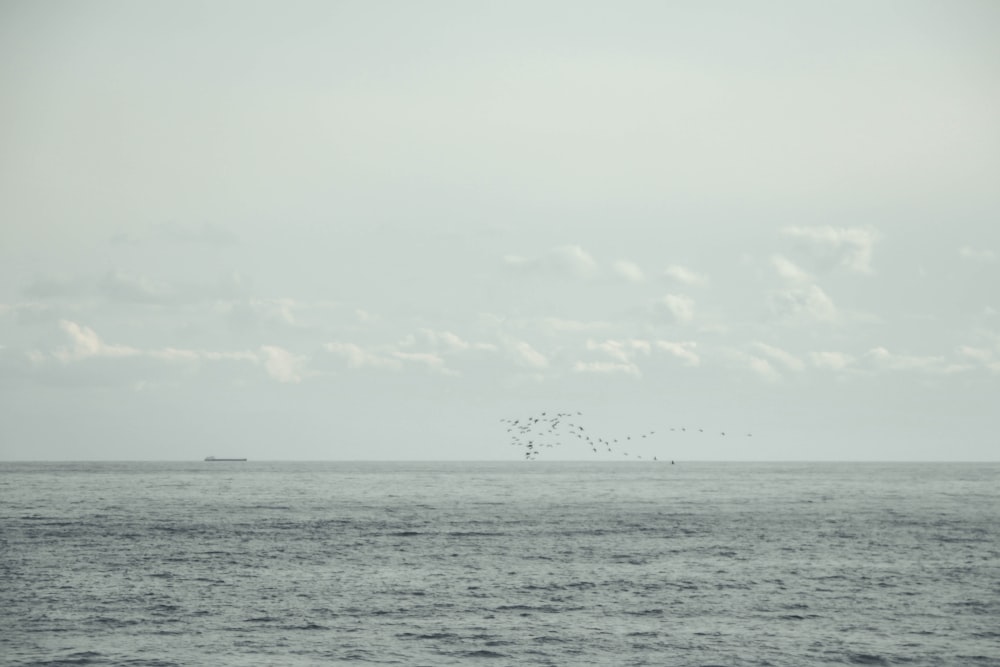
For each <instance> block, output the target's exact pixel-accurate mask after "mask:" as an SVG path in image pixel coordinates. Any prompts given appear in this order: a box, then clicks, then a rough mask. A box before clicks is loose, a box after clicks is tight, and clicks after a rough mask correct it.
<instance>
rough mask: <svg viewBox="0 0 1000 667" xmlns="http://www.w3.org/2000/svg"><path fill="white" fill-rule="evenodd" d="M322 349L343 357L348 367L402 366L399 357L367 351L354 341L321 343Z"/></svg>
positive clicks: (398, 367)
mask: <svg viewBox="0 0 1000 667" xmlns="http://www.w3.org/2000/svg"><path fill="white" fill-rule="evenodd" d="M323 349H324V350H326V351H327V352H330V353H331V354H333V355H335V356H338V357H341V358H343V359H344V360H345V361H346V362H347V366H348V367H349V368H364V367H371V368H384V369H388V370H399V369H401V368H402V367H403V364H402V362H401V361H400V360H399V359H395V358H392V357H389V356H386V355H382V354H378V353H376V352H369V351H368V350H366V349H364V348H363V347H361V346H360V345H357V344H355V343H344V342H341V341H334V342H331V343H326V344H325V345H323Z"/></svg>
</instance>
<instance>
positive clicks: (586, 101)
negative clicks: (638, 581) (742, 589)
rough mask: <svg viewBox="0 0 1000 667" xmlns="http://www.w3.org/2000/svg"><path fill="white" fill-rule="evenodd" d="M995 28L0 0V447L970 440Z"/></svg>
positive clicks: (467, 452) (34, 453)
mask: <svg viewBox="0 0 1000 667" xmlns="http://www.w3.org/2000/svg"><path fill="white" fill-rule="evenodd" d="M998 28H1000V4H998V3H996V2H992V1H990V0H986V1H983V2H973V1H964V2H963V1H948V2H943V1H942V2H919V1H915V0H905V1H902V0H901V1H898V2H884V1H883V2H880V1H871V0H866V1H864V2H837V3H828V2H801V1H799V0H795V1H790V2H755V3H751V2H687V3H683V2H682V3H667V2H659V1H656V2H585V1H573V2H538V1H535V0H533V1H532V2H503V3H493V2H490V3H486V2H464V1H463V2H431V1H428V2H369V1H365V2H295V1H292V2H247V1H242V0H241V1H240V2H187V1H176V0H171V1H169V2H132V1H124V0H123V1H121V2H106V1H95V2H79V3H74V2H36V1H34V0H32V1H24V2H10V1H2V2H0V95H2V100H3V101H2V104H0V399H2V400H0V458H4V459H194V458H202V457H204V456H206V455H209V454H213V455H217V456H225V455H239V456H248V457H251V458H254V459H507V458H510V459H514V458H517V457H518V456H519V453H520V452H519V450H517V449H516V448H512V447H511V446H509V445H508V437H507V433H506V432H505V429H504V427H503V425H502V424H501V423H499V421H498V420H499V419H500V418H503V417H509V416H514V417H516V416H521V415H526V414H529V413H532V412H536V411H541V410H574V411H576V410H579V411H581V412H583V413H584V416H583V417H581V418H580V419H581V420H583V422H582V423H586V424H588V428H590V429H592V430H593V431H596V432H600V433H603V434H606V435H608V436H612V435H617V434H624V433H629V432H639V431H645V430H649V429H656V430H658V433H659V435H658V436H657V438H655V439H650V440H649V441H648V444H645V445H644V447H645V448H646V449H645V450H643V451H644V453H646V454H648V455H658V456H660V457H661V458H663V457H667V458H675V459H703V460H705V459H707V460H729V459H737V460H752V459H761V460H773V459H784V460H787V459H840V460H845V459H846V460H864V459H914V460H951V459H954V460H969V459H972V460H997V459H998V458H1000V438H998V433H1000V296H998V295H1000V291H998V289H997V286H998V285H1000V256H998V255H1000V186H998V184H1000V123H998V121H997V119H998V118H1000V40H997V38H996V36H997V31H998ZM680 426H687V427H692V428H693V427H704V428H705V429H706V432H709V431H710V432H712V433H713V434H714V433H715V432H716V431H718V430H728V431H729V432H731V433H739V434H743V433H745V432H753V433H754V436H753V438H746V437H742V438H736V437H726V438H723V437H707V436H703V437H695V436H693V434H686V435H685V436H682V435H680V434H679V432H673V433H672V432H670V431H669V427H680ZM591 455H592V453H591V452H590V451H589V450H586V449H582V448H580V447H578V446H577V445H575V444H574V443H567V444H566V445H565V447H563V448H562V449H560V450H553V451H551V452H547V453H546V456H547V457H548V458H584V459H587V458H590V456H591Z"/></svg>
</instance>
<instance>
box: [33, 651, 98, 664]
mask: <svg viewBox="0 0 1000 667" xmlns="http://www.w3.org/2000/svg"><path fill="white" fill-rule="evenodd" d="M102 657H103V656H102V655H101V654H100V653H96V652H94V651H79V652H77V653H70V654H69V655H67V656H66V657H64V658H57V659H56V660H49V661H48V662H41V663H38V664H39V665H44V666H46V667H47V666H48V665H52V666H55V665H96V664H98V663H100V662H104V660H102Z"/></svg>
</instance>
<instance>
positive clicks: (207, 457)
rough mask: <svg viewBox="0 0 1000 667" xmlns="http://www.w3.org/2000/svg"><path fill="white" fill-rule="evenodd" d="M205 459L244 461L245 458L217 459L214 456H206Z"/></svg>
mask: <svg viewBox="0 0 1000 667" xmlns="http://www.w3.org/2000/svg"><path fill="white" fill-rule="evenodd" d="M205 460H206V461H246V459H218V458H216V457H214V456H206V457H205Z"/></svg>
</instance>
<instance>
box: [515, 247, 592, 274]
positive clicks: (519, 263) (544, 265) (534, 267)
mask: <svg viewBox="0 0 1000 667" xmlns="http://www.w3.org/2000/svg"><path fill="white" fill-rule="evenodd" d="M503 261H504V263H506V264H507V265H508V266H509V267H511V268H514V269H519V270H529V271H549V272H552V273H557V274H562V275H569V276H573V277H576V278H586V277H589V276H592V275H594V274H595V273H596V272H597V269H598V265H597V262H596V261H595V260H594V258H593V257H591V256H590V253H588V252H587V251H586V250H584V249H583V248H581V247H580V246H578V245H564V246H557V247H555V248H552V249H551V250H549V251H548V252H547V253H545V254H544V255H542V256H541V257H535V258H530V257H522V256H520V255H505V256H504V258H503Z"/></svg>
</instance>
